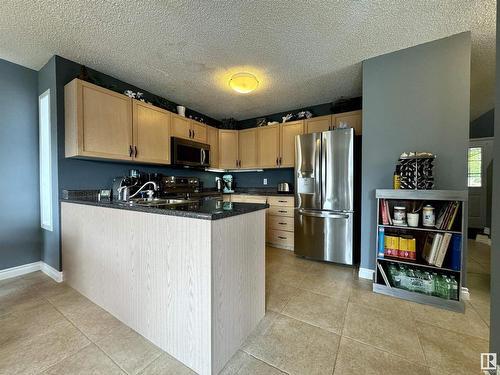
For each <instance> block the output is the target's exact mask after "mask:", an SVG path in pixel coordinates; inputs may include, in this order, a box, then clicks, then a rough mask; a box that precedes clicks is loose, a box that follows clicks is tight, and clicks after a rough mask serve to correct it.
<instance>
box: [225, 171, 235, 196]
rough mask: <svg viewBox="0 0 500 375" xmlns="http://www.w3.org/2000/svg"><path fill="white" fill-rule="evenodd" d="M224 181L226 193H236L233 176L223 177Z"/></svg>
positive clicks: (226, 175)
mask: <svg viewBox="0 0 500 375" xmlns="http://www.w3.org/2000/svg"><path fill="white" fill-rule="evenodd" d="M222 180H223V181H224V193H234V185H233V175H231V174H225V175H224V176H222Z"/></svg>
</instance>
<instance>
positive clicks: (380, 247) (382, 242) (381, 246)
mask: <svg viewBox="0 0 500 375" xmlns="http://www.w3.org/2000/svg"><path fill="white" fill-rule="evenodd" d="M384 235H385V229H384V227H379V228H378V256H379V257H381V258H383V257H384V250H385V238H384Z"/></svg>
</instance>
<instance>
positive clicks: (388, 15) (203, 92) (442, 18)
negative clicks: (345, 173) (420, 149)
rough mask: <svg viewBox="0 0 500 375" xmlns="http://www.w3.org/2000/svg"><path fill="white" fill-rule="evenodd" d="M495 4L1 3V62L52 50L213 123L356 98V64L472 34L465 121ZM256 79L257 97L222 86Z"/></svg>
mask: <svg viewBox="0 0 500 375" xmlns="http://www.w3.org/2000/svg"><path fill="white" fill-rule="evenodd" d="M495 17H496V3H495V1H494V0H482V1H480V0H475V1H473V0H439V1H428V0H412V1H407V0H386V1H370V0H366V1H361V0H358V1H355V0H352V1H331V0H302V1H300V0H289V1H286V0H256V1H250V0H240V1H237V0H234V1H229V0H227V1H222V0H220V1H208V0H205V1H203V0H200V1H192V0H170V1H120V0H114V1H91V0H88V1H82V0H37V1H33V0H2V5H1V8H0V58H3V59H6V60H9V61H12V62H15V63H18V64H21V65H24V66H27V67H30V68H33V69H36V70H38V69H40V68H41V67H42V66H43V65H44V64H45V63H46V62H47V60H48V59H49V58H50V57H51V56H52V55H54V54H57V55H60V56H63V57H65V58H68V59H70V60H74V61H77V62H80V63H82V64H85V65H88V66H89V67H92V68H94V69H97V70H99V71H102V72H104V73H107V74H110V75H112V76H114V77H116V78H119V79H121V80H124V81H126V82H129V83H131V84H134V85H136V86H139V87H142V88H144V89H146V90H148V91H151V92H153V93H155V94H158V95H161V96H164V97H166V98H168V99H170V100H173V101H175V102H178V103H182V104H184V105H186V106H188V107H190V108H193V109H195V110H198V111H200V112H202V113H205V114H207V115H210V116H212V117H215V118H218V119H221V118H225V117H235V118H237V119H245V118H250V117H255V116H259V115H264V114H269V113H273V112H280V111H284V110H288V109H293V108H298V107H303V106H308V105H313V104H319V103H326V102H331V101H333V100H335V99H337V98H338V97H340V96H347V97H349V96H357V95H361V64H360V62H361V61H362V60H364V59H366V58H369V57H373V56H377V55H381V54H384V53H387V52H391V51H395V50H398V49H401V48H406V47H410V46H413V45H417V44H420V43H423V42H427V41H431V40H434V39H438V38H442V37H445V36H449V35H451V34H455V33H458V32H462V31H467V30H471V31H472V40H473V47H472V85H471V118H472V119H474V118H476V117H478V116H479V115H480V114H482V113H484V112H486V111H487V110H489V109H491V108H493V106H494V77H495V19H496V18H495ZM240 70H247V71H250V72H254V73H255V74H256V75H257V76H258V77H259V78H260V80H261V85H260V87H259V89H258V90H257V91H255V92H254V93H252V94H249V95H239V94H236V93H234V92H232V91H230V89H229V87H228V85H227V82H228V78H229V76H230V75H231V74H232V73H234V72H237V71H240Z"/></svg>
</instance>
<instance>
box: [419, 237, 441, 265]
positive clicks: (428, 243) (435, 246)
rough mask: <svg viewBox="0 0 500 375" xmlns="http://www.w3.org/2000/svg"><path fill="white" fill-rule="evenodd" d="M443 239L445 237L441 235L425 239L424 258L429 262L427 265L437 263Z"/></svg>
mask: <svg viewBox="0 0 500 375" xmlns="http://www.w3.org/2000/svg"><path fill="white" fill-rule="evenodd" d="M442 239H443V235H442V234H441V233H429V234H427V237H426V238H425V245H424V251H423V253H422V257H423V258H424V259H425V260H426V261H427V263H429V264H431V265H432V264H434V262H435V261H436V256H437V253H438V251H439V246H440V245H441V241H442Z"/></svg>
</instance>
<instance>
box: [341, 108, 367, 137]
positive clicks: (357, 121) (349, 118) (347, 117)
mask: <svg viewBox="0 0 500 375" xmlns="http://www.w3.org/2000/svg"><path fill="white" fill-rule="evenodd" d="M342 123H344V124H346V125H347V127H348V128H353V129H354V134H356V135H360V134H361V133H362V131H363V127H362V119H361V111H353V112H346V113H339V114H338V115H335V127H336V128H338V127H339V126H340V125H341V124H342Z"/></svg>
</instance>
